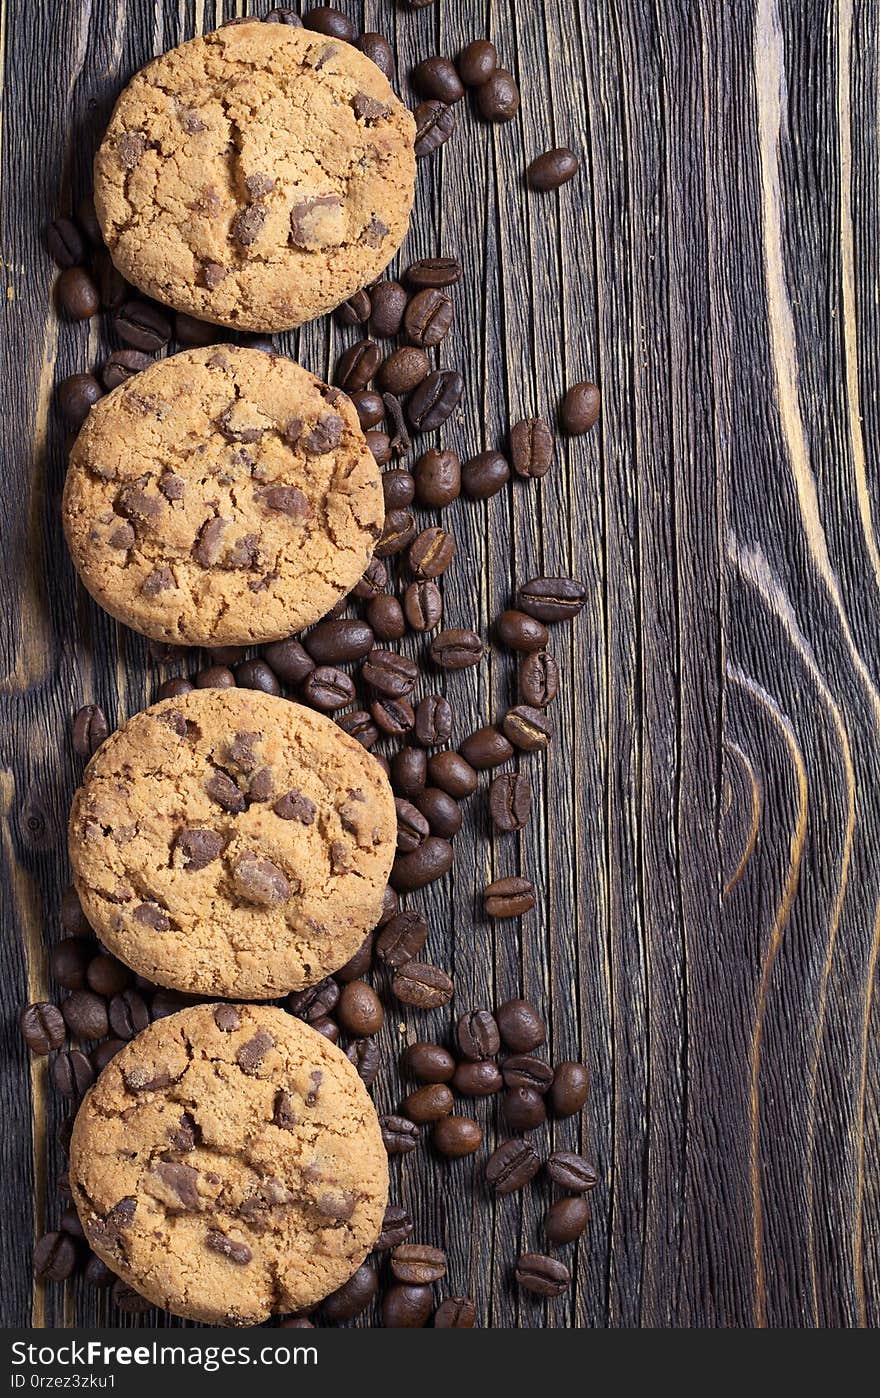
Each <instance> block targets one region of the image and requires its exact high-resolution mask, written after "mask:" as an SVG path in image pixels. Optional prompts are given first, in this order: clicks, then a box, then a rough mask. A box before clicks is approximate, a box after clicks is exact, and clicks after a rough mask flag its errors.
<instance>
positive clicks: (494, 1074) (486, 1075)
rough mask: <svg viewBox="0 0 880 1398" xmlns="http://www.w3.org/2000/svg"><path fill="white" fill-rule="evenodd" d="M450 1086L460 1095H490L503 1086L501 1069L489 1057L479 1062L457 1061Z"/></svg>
mask: <svg viewBox="0 0 880 1398" xmlns="http://www.w3.org/2000/svg"><path fill="white" fill-rule="evenodd" d="M452 1086H453V1087H454V1088H455V1090H456V1092H459V1093H461V1095H462V1097H491V1096H492V1095H493V1093H495V1092H500V1091H501V1088H502V1086H503V1079H502V1077H501V1071H500V1069H499V1067H498V1065H497V1063H493V1062H492V1060H491V1059H489V1058H486V1059H483V1060H482V1062H479V1063H459V1065H458V1067H457V1068H456V1070H455V1076H454V1077H453V1079H452Z"/></svg>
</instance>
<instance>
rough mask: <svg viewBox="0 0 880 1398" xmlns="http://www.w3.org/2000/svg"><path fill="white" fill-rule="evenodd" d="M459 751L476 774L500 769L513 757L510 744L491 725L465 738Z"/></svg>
mask: <svg viewBox="0 0 880 1398" xmlns="http://www.w3.org/2000/svg"><path fill="white" fill-rule="evenodd" d="M459 751H460V753H461V755H462V757H463V758H464V760H465V761H466V762H468V763H470V765H471V767H475V768H476V770H477V771H478V772H486V771H489V770H490V769H491V768H492V767H500V766H501V764H502V762H508V761H509V760H510V758H511V757H513V747H512V746H511V744H510V743H509V742H508V741H507V739H506V738H505V736H504V734H503V733H499V731H498V729H497V728H493V727H492V726H491V725H489V726H487V727H486V728H478V729H477V730H476V732H475V733H471V734H470V735H469V737H467V738H465V740H464V742H463V743H462V744H461V747H460V749H459ZM438 784H439V783H438Z"/></svg>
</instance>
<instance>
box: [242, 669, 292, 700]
mask: <svg viewBox="0 0 880 1398" xmlns="http://www.w3.org/2000/svg"><path fill="white" fill-rule="evenodd" d="M234 673H235V683H236V684H237V685H239V686H240V687H241V688H242V689H256V690H258V691H259V693H261V694H274V695H275V696H276V698H277V697H278V696H279V695H280V694H281V692H282V690H281V685H280V684H279V682H278V676H277V675H276V674H275V672H274V670H272V669H271V668H270V667H269V666H268V665H267V664H266V662H265V660H243V661H242V662H241V664H240V665H236V667H235V672H234Z"/></svg>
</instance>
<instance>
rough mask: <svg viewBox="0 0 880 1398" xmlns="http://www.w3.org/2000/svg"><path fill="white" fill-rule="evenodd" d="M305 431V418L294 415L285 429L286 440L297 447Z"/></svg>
mask: <svg viewBox="0 0 880 1398" xmlns="http://www.w3.org/2000/svg"><path fill="white" fill-rule="evenodd" d="M302 431H303V420H302V418H301V417H292V418H291V419H290V421H289V422H288V424H287V426H286V427H285V429H284V440H285V442H289V443H290V445H291V446H292V447H295V446H296V444H297V442H298V441H299V439H300V437H301V436H302Z"/></svg>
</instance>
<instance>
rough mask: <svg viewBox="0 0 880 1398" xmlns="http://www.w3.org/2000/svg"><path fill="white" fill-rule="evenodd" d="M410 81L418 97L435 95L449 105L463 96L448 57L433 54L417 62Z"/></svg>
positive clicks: (455, 72)
mask: <svg viewBox="0 0 880 1398" xmlns="http://www.w3.org/2000/svg"><path fill="white" fill-rule="evenodd" d="M409 76H410V82H411V83H412V85H413V87H414V88H415V90H416V92H417V93H418V94H419V96H420V97H435V98H436V99H437V101H438V102H445V103H446V104H447V105H449V106H451V105H452V104H453V103H455V102H460V101H461V99H462V97H464V88H463V86H462V82H461V78H460V77H459V76H458V73H457V71H456V67H455V64H454V63H453V62H452V60H451V59H449V58H441V57H440V55H439V54H434V55H433V57H431V58H425V59H423V60H422V62H421V63H417V64H416V66H415V68H413V70H412V72H411V73H410V75H409Z"/></svg>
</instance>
